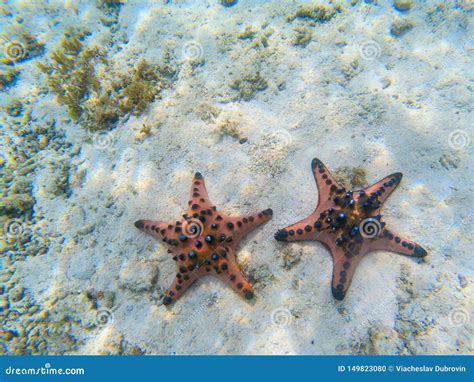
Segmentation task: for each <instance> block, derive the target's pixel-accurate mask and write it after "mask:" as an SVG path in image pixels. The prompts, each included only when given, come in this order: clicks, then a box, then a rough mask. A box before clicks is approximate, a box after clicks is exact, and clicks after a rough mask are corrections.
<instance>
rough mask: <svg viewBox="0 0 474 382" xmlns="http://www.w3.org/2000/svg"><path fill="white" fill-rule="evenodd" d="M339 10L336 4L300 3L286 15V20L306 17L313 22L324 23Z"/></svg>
mask: <svg viewBox="0 0 474 382" xmlns="http://www.w3.org/2000/svg"><path fill="white" fill-rule="evenodd" d="M340 11H341V7H340V6H338V5H337V6H332V7H330V6H327V5H323V4H311V5H301V6H300V7H299V8H298V9H297V10H296V12H295V13H293V14H292V15H290V16H288V18H287V20H288V21H293V20H295V19H306V20H310V21H312V22H315V23H325V22H327V21H329V20H331V19H332V18H333V17H334V16H336V14H337V13H338V12H340Z"/></svg>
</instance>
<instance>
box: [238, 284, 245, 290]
mask: <svg viewBox="0 0 474 382" xmlns="http://www.w3.org/2000/svg"><path fill="white" fill-rule="evenodd" d="M236 286H237V289H242V288H243V286H244V285H243V284H242V283H238V284H237V285H236Z"/></svg>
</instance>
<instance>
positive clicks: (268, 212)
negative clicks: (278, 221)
mask: <svg viewBox="0 0 474 382" xmlns="http://www.w3.org/2000/svg"><path fill="white" fill-rule="evenodd" d="M262 214H264V215H265V216H273V210H272V209H271V208H267V209H266V210H263V211H262Z"/></svg>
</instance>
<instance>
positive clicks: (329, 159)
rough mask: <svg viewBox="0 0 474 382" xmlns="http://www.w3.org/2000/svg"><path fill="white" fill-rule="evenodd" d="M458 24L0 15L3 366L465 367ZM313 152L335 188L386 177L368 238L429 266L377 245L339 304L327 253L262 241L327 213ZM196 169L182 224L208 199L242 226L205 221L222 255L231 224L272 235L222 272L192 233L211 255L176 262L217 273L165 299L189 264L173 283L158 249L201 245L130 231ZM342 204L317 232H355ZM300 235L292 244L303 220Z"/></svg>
mask: <svg viewBox="0 0 474 382" xmlns="http://www.w3.org/2000/svg"><path fill="white" fill-rule="evenodd" d="M473 11H474V3H473V2H472V1H462V0H449V1H437V0H428V1H421V0H394V1H391V0H390V1H377V0H373V1H368V0H366V1H363V0H359V1H357V0H347V1H343V0H341V1H323V0H321V1H289V0H285V1H250V0H238V1H220V0H208V1H202V2H195V1H190V0H189V1H185V0H183V1H180V0H176V1H162V2H157V1H152V0H149V1H126V0H95V1H92V0H90V1H77V2H63V1H49V2H36V1H30V0H17V1H4V2H3V3H2V5H0V37H1V39H0V44H1V45H2V46H1V49H0V51H1V57H0V105H1V109H2V112H1V113H0V125H1V130H0V134H1V143H2V145H1V154H2V155H1V159H0V181H1V186H2V187H1V193H2V194H1V198H0V215H1V222H0V223H1V224H0V227H1V232H0V234H1V243H2V244H1V246H0V249H1V259H2V262H1V269H0V275H1V283H2V286H1V288H0V317H1V322H2V326H1V329H0V330H1V332H0V333H1V339H2V340H1V341H0V352H1V353H2V354H17V355H20V354H23V355H25V354H472V353H473V334H474V326H473V318H472V317H473V310H474V307H473V302H472V301H473V299H472V294H473V280H474V272H473V262H472V256H471V251H470V249H471V248H472V244H473V243H472V232H473V228H474V223H473V213H472V209H471V208H469V207H470V206H472V205H473V197H472V195H473V192H472V191H473V183H472V173H473V160H472V158H473V149H472V142H471V138H472V133H473V124H472V106H473V102H472V100H473V94H472V93H473V78H474V73H473V70H472V55H473V40H472V36H473V35H474V34H473V25H472V20H473V17H472V16H473ZM314 158H319V159H320V160H321V161H322V162H323V163H324V164H325V165H326V166H327V168H328V169H330V172H331V174H332V177H333V178H331V179H334V181H335V182H337V183H338V185H340V186H341V189H342V188H344V190H345V191H346V192H347V191H348V190H360V189H363V188H365V187H367V186H368V185H370V184H374V183H375V182H377V181H379V180H380V179H382V178H383V177H385V176H387V175H389V174H393V175H395V174H397V173H403V178H399V176H398V175H397V176H395V178H394V179H395V180H394V182H399V184H398V183H397V184H398V187H397V189H396V190H395V191H394V192H393V193H392V194H391V196H390V198H388V199H387V200H386V202H385V203H384V205H383V209H382V211H381V213H382V218H383V219H382V220H381V219H380V218H377V216H376V215H375V214H374V216H370V218H371V219H372V220H371V221H370V222H371V223H372V226H374V225H375V229H377V228H378V227H379V228H382V229H383V228H384V227H385V226H381V225H380V223H381V222H383V223H384V224H386V225H387V227H390V230H393V232H396V233H397V234H399V235H400V236H401V237H406V238H409V239H410V240H413V242H414V243H417V244H416V245H415V244H412V243H411V242H406V243H405V246H404V247H403V248H404V250H406V251H408V250H411V251H416V252H417V253H418V254H420V253H421V252H420V250H419V249H418V250H417V249H416V248H418V247H417V246H421V247H422V248H424V250H426V251H427V256H425V257H423V258H421V256H418V257H420V258H419V259H417V258H413V257H409V256H399V255H397V254H395V253H392V252H388V251H386V250H377V251H374V252H371V253H370V254H368V255H367V256H365V257H364V258H363V259H362V260H361V261H360V263H359V264H358V266H357V271H356V272H355V273H354V274H353V279H352V283H351V284H350V288H348V289H347V288H346V285H347V278H348V277H349V273H351V272H352V269H353V268H351V266H352V265H349V267H347V265H346V266H345V262H342V263H341V264H339V263H337V266H342V269H341V270H338V272H339V271H340V272H339V273H338V277H339V279H338V280H339V281H338V282H335V283H333V281H332V275H333V259H332V258H331V255H330V251H329V250H328V249H327V248H326V246H324V245H322V244H321V243H317V242H315V241H304V242H303V241H298V242H289V243H281V242H279V241H277V240H275V238H274V234H275V232H277V231H278V230H281V229H283V228H284V227H288V226H290V225H292V224H293V223H295V222H298V221H301V220H302V219H304V218H306V217H307V216H308V215H310V214H311V213H312V212H313V211H314V209H315V207H316V205H317V203H318V202H320V200H319V199H320V195H321V190H319V193H318V189H317V187H316V184H315V182H314V179H313V170H314V171H317V170H318V166H316V165H313V166H312V163H313V164H314V163H316V162H314V161H313V159H314ZM318 163H319V162H318ZM196 172H199V173H200V174H201V176H202V177H203V178H205V179H206V187H207V192H206V193H208V195H209V199H210V200H211V201H212V205H210V206H209V207H210V208H209V210H210V211H207V210H208V209H207V208H206V209H204V210H205V213H204V214H201V204H202V203H205V202H202V201H200V199H201V196H202V195H201V193H202V192H203V191H202V190H200V189H198V191H195V190H193V189H192V190H191V196H192V197H193V198H199V199H195V200H196V201H197V203H191V205H190V206H189V209H190V211H189V212H190V213H191V215H190V216H189V217H193V218H194V219H197V222H200V223H196V224H197V229H198V231H199V229H200V227H199V225H200V224H207V223H206V219H204V220H205V221H202V219H200V217H202V216H204V217H205V218H208V217H209V219H211V216H214V212H213V210H212V206H217V209H218V211H219V213H222V214H223V215H232V216H235V217H238V216H242V217H244V216H247V219H248V217H249V216H253V218H255V219H257V220H256V221H255V222H250V220H248V221H247V222H246V221H244V220H243V218H242V219H240V220H236V221H232V222H231V223H232V224H233V226H232V227H229V226H227V228H225V227H220V228H216V230H218V229H219V230H222V229H227V230H229V232H227V231H225V232H224V231H223V232H222V233H224V234H225V240H223V241H222V242H223V243H226V244H225V245H227V246H231V245H233V244H229V242H227V241H226V240H227V238H229V237H231V238H233V239H236V238H237V236H238V232H239V231H238V229H240V227H241V226H240V225H238V224H237V223H241V224H242V226H243V227H244V228H245V227H246V226H245V224H250V223H251V224H254V223H255V224H256V223H257V222H259V220H258V219H264V220H265V221H266V223H265V224H262V225H260V226H259V227H258V228H255V229H253V230H246V231H245V233H246V234H247V233H248V234H247V235H246V236H245V237H242V240H241V241H240V243H239V245H238V246H237V245H236V246H235V248H233V252H232V256H233V255H234V254H235V260H236V261H235V263H234V262H233V261H231V260H232V259H231V257H227V258H226V257H222V253H223V252H222V251H220V250H221V249H222V248H221V247H213V246H215V245H217V244H216V243H217V242H218V240H220V237H221V235H219V236H217V235H215V234H213V233H212V232H213V231H209V232H210V233H209V232H207V231H206V235H205V236H206V237H207V236H208V235H211V236H212V237H211V238H210V239H208V238H206V237H204V236H203V238H204V239H203V240H202V243H201V244H202V248H204V249H208V248H216V250H217V249H219V251H220V252H219V253H217V257H216V259H217V260H216V259H214V258H212V255H213V253H212V251H211V252H210V254H211V259H212V261H216V262H217V263H212V264H211V263H209V264H207V263H205V261H206V260H207V258H206V257H205V256H204V257H203V255H202V254H201V252H202V253H204V252H203V251H201V252H200V250H198V251H196V254H195V255H196V257H193V255H191V257H190V258H189V251H188V252H187V253H186V254H184V255H186V256H188V257H187V258H186V259H191V263H190V264H187V263H186V265H187V266H189V265H193V266H194V265H195V264H194V261H197V264H199V265H200V266H203V267H206V266H209V267H210V269H212V270H210V272H214V271H215V272H216V273H217V275H218V276H219V277H220V278H221V279H223V280H219V278H218V277H200V278H199V279H198V280H196V282H194V283H193V285H191V286H190V287H189V288H184V287H180V289H178V290H176V289H174V293H176V292H177V291H179V290H181V292H179V299H178V298H177V297H178V296H177V295H176V294H174V295H172V296H170V294H169V290H168V289H169V288H170V286H171V284H172V282H173V279H174V278H177V280H176V284H175V286H176V285H183V284H186V286H187V283H188V282H190V281H189V280H185V278H184V275H186V274H187V272H190V270H188V271H187V272H184V273H183V271H182V270H180V268H178V274H181V277H178V276H177V271H176V264H175V261H173V256H175V255H176V261H177V262H178V263H179V262H180V261H184V260H182V259H180V257H179V256H180V255H181V253H177V254H170V253H168V252H167V249H168V244H171V246H172V247H173V248H174V247H177V248H181V247H179V246H180V245H181V244H180V243H182V242H186V243H188V244H189V245H190V246H193V245H195V241H196V240H199V239H196V237H199V234H198V235H197V236H196V237H193V236H194V235H196V232H198V231H195V230H194V228H193V229H192V231H190V230H188V231H187V234H186V235H187V239H183V240H182V241H180V240H181V239H180V235H177V236H176V238H174V236H173V237H170V235H168V234H166V235H165V239H166V241H167V242H165V243H162V242H160V241H159V240H156V238H154V237H151V236H149V235H145V234H143V233H142V232H140V231H139V230H138V229H137V227H138V228H143V229H145V230H148V231H149V232H151V233H153V235H155V236H160V235H161V236H163V234H162V233H161V232H160V230H159V231H156V227H155V231H152V230H151V228H152V226H151V225H150V224H149V226H148V228H147V227H145V225H143V227H141V226H140V223H137V224H138V225H137V226H136V225H135V222H139V221H142V220H148V219H149V220H152V221H154V220H159V221H161V222H167V223H168V222H171V224H172V225H173V230H174V229H175V228H176V227H178V225H177V224H176V221H181V220H183V219H182V214H183V213H185V212H186V211H185V210H187V209H188V201H189V196H190V194H189V192H190V182H191V181H192V180H193V176H194V175H195V173H196ZM315 175H317V173H315ZM326 180H327V179H324V181H326ZM194 181H199V179H194ZM331 181H332V180H331ZM391 181H392V180H391V178H389V179H387V181H386V182H385V183H386V184H387V185H386V186H385V185H384V184H383V183H382V186H381V187H382V188H383V191H382V190H379V192H380V195H378V196H377V197H378V198H381V197H382V195H384V192H385V190H386V189H388V188H390V187H392V185H393V184H391ZM196 186H199V185H196ZM199 187H200V186H199ZM199 187H198V188H199ZM329 189H330V188H329ZM333 191H334V192H336V189H335V190H333ZM194 193H197V194H199V195H194V196H193V194H194ZM324 195H325V194H324ZM341 195H342V193H341ZM351 195H353V194H351ZM367 198H369V197H367ZM203 199H204V200H205V201H206V200H207V199H206V198H203ZM321 200H322V199H321ZM349 202H350V201H349ZM364 202H365V200H364ZM338 203H339V201H338ZM341 203H343V202H341ZM370 203H372V202H370ZM193 204H197V205H198V209H197V212H198V213H199V214H198V216H196V217H194V216H193V214H194V213H196V212H195V211H194V210H193ZM361 204H363V203H361ZM206 207H207V206H206ZM346 207H347V208H351V207H349V204H348V205H347V206H345V207H344V208H346ZM268 208H271V213H270V211H269V210H268ZM361 208H362V207H361ZM364 208H365V207H364ZM349 212H350V210H344V214H345V216H344V218H341V217H340V216H336V215H334V217H331V216H332V215H331V216H329V217H330V218H331V219H333V218H335V219H339V221H338V223H337V224H340V225H343V224H346V222H348V221H350V222H351V224H355V223H354V222H353V221H352V220H351V219H352V215H351V214H350V213H349ZM254 213H255V214H256V215H252V214H254ZM259 213H260V215H261V216H260V215H259ZM270 218H271V219H270ZM326 218H327V217H326V216H325V217H324V219H326ZM212 219H214V217H212ZM209 222H210V220H209ZM213 223H215V224H219V222H217V221H216V222H214V221H213ZM226 223H228V222H227V221H226ZM313 223H315V222H313ZM320 223H321V224H327V225H328V229H330V228H331V225H334V221H332V220H331V221H329V222H325V221H323V220H321V222H320ZM143 224H145V223H143ZM324 227H325V226H324ZM338 227H339V226H338ZM338 227H336V228H335V230H337V229H339V228H338ZM351 227H352V226H351ZM180 228H182V227H180ZM244 228H242V229H244ZM163 229H165V233H166V229H168V228H167V226H166V227H163ZM209 229H210V230H212V229H213V228H211V227H210V228H209ZM245 229H246V228H245ZM298 229H301V231H302V232H301V233H299V232H298ZM305 229H306V225H304V226H301V227H300V226H298V227H296V228H295V230H294V231H295V232H294V235H306V234H308V235H309V233H308V232H310V231H311V234H313V232H315V231H313V230H314V229H318V227H316V226H314V225H313V226H312V227H310V228H309V229H308V231H305ZM290 230H291V228H288V230H287V231H284V232H286V233H287V235H291V233H290ZM250 231H251V232H250ZM230 232H232V233H230ZM280 232H281V231H280ZM305 232H306V233H305ZM199 233H200V231H199ZM219 233H221V232H220V231H219ZM352 233H353V231H352V229H351V230H347V232H345V235H346V236H347V237H346V239H347V238H348V237H349V236H351V234H352ZM177 234H179V232H177ZM186 235H185V236H186ZM279 235H280V236H278V235H277V238H280V239H285V241H288V240H286V239H288V238H289V237H290V236H288V237H287V236H285V237H283V236H284V235H283V234H279ZM282 235H283V236H282ZM357 235H358V232H354V237H357ZM161 238H163V237H161ZM386 238H387V239H389V240H391V239H390V235H389V234H387V236H386ZM191 239H192V240H194V241H191ZM343 239H344V238H343ZM343 239H341V241H340V242H338V245H339V244H340V245H342V246H343V247H344V246H345V245H346V244H345V243H346V242H345V241H344V240H343ZM394 239H395V235H394ZM174 240H176V243H175V242H174ZM187 240H189V241H187ZM236 241H237V240H236ZM188 244H186V245H188ZM400 244H403V242H402V240H401V241H400ZM410 245H411V246H412V248H411V249H410V247H409V246H410ZM344 248H345V247H344ZM224 250H225V248H224ZM226 253H227V252H226ZM193 259H197V260H193ZM229 259H231V260H229ZM186 261H188V260H186ZM224 263H225V264H226V266H225V268H222V265H223V264H224ZM212 266H216V268H217V269H214V268H212ZM230 266H232V270H235V272H237V270H238V271H239V272H241V276H239V277H243V279H240V278H239V279H238V280H237V278H236V279H235V284H232V283H233V282H234V281H232V280H230V279H229V280H228V279H226V278H225V277H224V276H223V275H225V274H226V272H229V267H230ZM204 269H205V268H204ZM349 270H350V271H349ZM222 272H223V273H222ZM341 272H345V273H344V274H342V273H341ZM350 276H352V274H350ZM181 278H182V279H183V281H182V282H181V283H180V282H179V281H178V279H181ZM242 280H243V281H242ZM191 281H194V280H191ZM223 281H224V282H223ZM226 282H228V283H230V285H227V284H226ZM246 282H248V284H247V283H246ZM349 282H350V280H349ZM238 284H241V286H242V287H241V288H239V286H238ZM339 284H341V285H342V289H344V292H345V295H344V296H342V295H341V293H340V292H341V291H339V292H338V288H339V289H341V288H340V287H339V286H338V285H339ZM183 289H186V291H185V292H184V290H183ZM244 289H245V291H244ZM342 289H341V290H342ZM236 292H237V293H236ZM250 292H251V296H250ZM338 293H339V294H338ZM334 296H336V297H343V299H342V300H341V301H339V300H338V299H336V298H334ZM167 297H168V298H169V299H171V300H172V301H169V300H168V299H167ZM242 297H248V298H250V297H253V298H250V299H249V300H246V299H245V298H242ZM174 300H176V301H174ZM163 302H165V303H168V302H170V304H168V305H166V306H165V305H164V304H163Z"/></svg>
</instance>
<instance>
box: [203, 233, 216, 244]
mask: <svg viewBox="0 0 474 382" xmlns="http://www.w3.org/2000/svg"><path fill="white" fill-rule="evenodd" d="M204 240H205V241H206V243H209V244H210V243H212V242H213V241H214V238H213V237H212V235H207V236H206V237H205V238H204Z"/></svg>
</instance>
